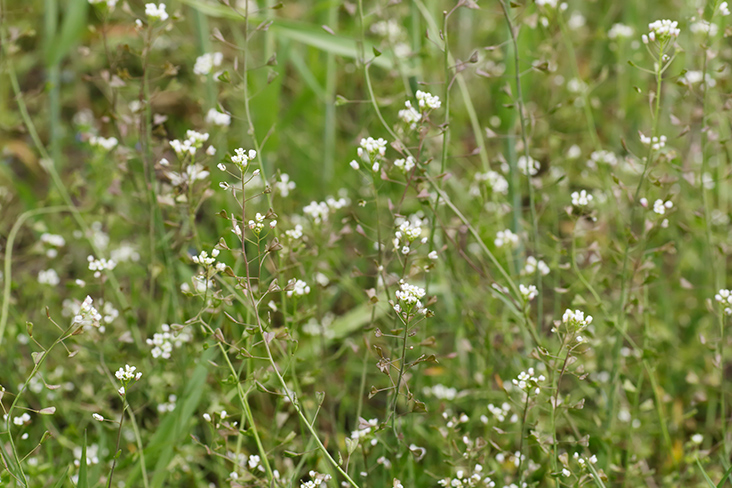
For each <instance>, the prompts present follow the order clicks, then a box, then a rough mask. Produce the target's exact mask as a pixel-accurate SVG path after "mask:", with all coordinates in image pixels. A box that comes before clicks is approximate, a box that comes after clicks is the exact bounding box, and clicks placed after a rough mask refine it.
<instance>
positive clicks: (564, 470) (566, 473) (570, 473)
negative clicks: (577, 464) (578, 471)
mask: <svg viewBox="0 0 732 488" xmlns="http://www.w3.org/2000/svg"><path fill="white" fill-rule="evenodd" d="M562 476H564V477H565V478H569V477H570V476H572V472H571V471H570V470H568V469H567V468H563V469H562Z"/></svg>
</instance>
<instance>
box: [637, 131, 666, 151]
mask: <svg viewBox="0 0 732 488" xmlns="http://www.w3.org/2000/svg"><path fill="white" fill-rule="evenodd" d="M640 141H641V143H642V144H644V145H646V146H648V145H651V149H653V150H654V151H658V150H659V149H663V148H664V147H666V136H653V137H648V136H645V135H643V133H641V134H640Z"/></svg>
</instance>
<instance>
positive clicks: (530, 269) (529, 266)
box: [523, 256, 549, 276]
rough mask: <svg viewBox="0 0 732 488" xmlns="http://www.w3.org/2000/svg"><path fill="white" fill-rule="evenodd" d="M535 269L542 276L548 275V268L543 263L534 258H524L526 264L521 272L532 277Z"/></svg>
mask: <svg viewBox="0 0 732 488" xmlns="http://www.w3.org/2000/svg"><path fill="white" fill-rule="evenodd" d="M537 269H538V270H539V273H540V274H541V275H542V276H546V275H548V274H549V266H547V265H546V263H545V262H544V261H541V260H537V259H536V258H535V257H534V256H529V257H528V258H526V264H525V265H524V270H523V272H524V274H527V275H532V274H534V273H535V272H536V270H537Z"/></svg>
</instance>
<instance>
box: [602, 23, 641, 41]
mask: <svg viewBox="0 0 732 488" xmlns="http://www.w3.org/2000/svg"><path fill="white" fill-rule="evenodd" d="M634 32H635V31H634V29H633V28H632V27H630V26H628V25H625V24H613V26H612V27H611V28H610V30H609V31H608V32H607V37H608V38H610V39H625V38H628V37H633V34H634Z"/></svg>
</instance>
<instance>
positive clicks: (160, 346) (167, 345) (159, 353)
mask: <svg viewBox="0 0 732 488" xmlns="http://www.w3.org/2000/svg"><path fill="white" fill-rule="evenodd" d="M160 329H161V330H162V332H156V333H155V334H153V337H152V339H147V340H146V341H145V342H147V344H148V345H149V346H153V348H152V351H150V353H151V354H152V357H154V358H156V359H157V358H163V359H170V355H171V353H172V352H173V349H178V348H179V347H181V346H182V345H183V344H184V343H186V342H190V341H191V336H190V335H189V334H188V333H186V332H182V331H181V332H179V333H177V334H176V333H173V332H171V330H170V326H169V325H168V324H163V325H161V326H160Z"/></svg>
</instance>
